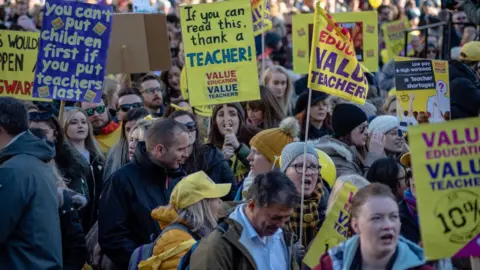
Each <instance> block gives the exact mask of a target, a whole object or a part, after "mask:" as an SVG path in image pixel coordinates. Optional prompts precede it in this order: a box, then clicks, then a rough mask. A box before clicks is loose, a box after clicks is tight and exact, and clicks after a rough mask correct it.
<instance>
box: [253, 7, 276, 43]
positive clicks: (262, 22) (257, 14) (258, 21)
mask: <svg viewBox="0 0 480 270" xmlns="http://www.w3.org/2000/svg"><path fill="white" fill-rule="evenodd" d="M264 4H266V8H264V7H263V6H264ZM262 14H263V18H262ZM252 22H253V33H254V34H255V36H258V35H261V34H262V30H263V32H266V31H268V30H270V29H272V25H273V24H272V16H270V2H269V1H265V0H252Z"/></svg>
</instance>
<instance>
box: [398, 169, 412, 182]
mask: <svg viewBox="0 0 480 270" xmlns="http://www.w3.org/2000/svg"><path fill="white" fill-rule="evenodd" d="M412 177H413V173H412V170H410V169H407V168H405V176H404V177H399V178H397V181H405V184H406V185H410V179H412Z"/></svg>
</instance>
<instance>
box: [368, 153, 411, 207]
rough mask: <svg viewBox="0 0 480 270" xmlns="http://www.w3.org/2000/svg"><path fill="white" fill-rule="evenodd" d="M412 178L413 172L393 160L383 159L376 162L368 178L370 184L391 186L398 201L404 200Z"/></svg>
mask: <svg viewBox="0 0 480 270" xmlns="http://www.w3.org/2000/svg"><path fill="white" fill-rule="evenodd" d="M411 177H412V174H411V171H410V170H407V169H406V168H405V167H403V166H402V164H401V163H400V162H398V161H397V160H395V159H393V158H381V159H379V160H377V161H375V162H374V163H373V164H372V166H371V167H370V169H369V170H368V173H367V176H366V178H367V180H368V181H370V183H382V184H384V185H387V186H389V187H390V189H391V190H392V193H393V194H394V195H395V197H396V198H397V201H401V200H403V196H404V192H405V190H406V189H407V187H408V186H409V183H410V178H411Z"/></svg>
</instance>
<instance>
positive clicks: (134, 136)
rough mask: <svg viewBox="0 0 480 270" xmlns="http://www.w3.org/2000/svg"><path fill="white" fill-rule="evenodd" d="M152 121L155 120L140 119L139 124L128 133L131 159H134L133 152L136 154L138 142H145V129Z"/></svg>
mask: <svg viewBox="0 0 480 270" xmlns="http://www.w3.org/2000/svg"><path fill="white" fill-rule="evenodd" d="M152 122H153V120H145V119H142V120H138V121H137V124H136V125H135V126H134V127H133V128H132V129H131V130H130V133H128V135H127V141H128V157H129V159H130V160H132V158H133V154H135V149H136V148H137V144H138V142H143V141H144V140H145V131H146V130H147V129H148V127H149V126H150V125H151V124H152Z"/></svg>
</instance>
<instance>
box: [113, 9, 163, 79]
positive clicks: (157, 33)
mask: <svg viewBox="0 0 480 270" xmlns="http://www.w3.org/2000/svg"><path fill="white" fill-rule="evenodd" d="M110 37H111V38H110V47H109V48H108V56H107V72H108V73H111V74H130V73H142V72H150V71H159V70H161V71H167V70H169V69H170V67H171V65H172V62H171V57H170V43H169V39H168V31H167V16H166V15H165V14H161V13H155V14H138V13H116V14H114V15H113V25H112V33H111V34H110Z"/></svg>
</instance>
